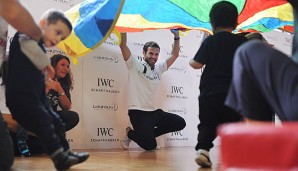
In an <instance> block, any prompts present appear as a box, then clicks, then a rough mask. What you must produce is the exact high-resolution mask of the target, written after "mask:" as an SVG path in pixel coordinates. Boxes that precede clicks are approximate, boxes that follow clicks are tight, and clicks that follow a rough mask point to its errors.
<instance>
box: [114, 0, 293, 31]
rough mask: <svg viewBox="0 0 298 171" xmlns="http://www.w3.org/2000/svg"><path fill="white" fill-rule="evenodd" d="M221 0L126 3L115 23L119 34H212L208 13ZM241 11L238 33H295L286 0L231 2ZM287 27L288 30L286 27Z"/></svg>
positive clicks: (138, 1) (153, 0)
mask: <svg viewBox="0 0 298 171" xmlns="http://www.w3.org/2000/svg"><path fill="white" fill-rule="evenodd" d="M218 1H220V0H151V1H147V0H126V1H125V4H124V7H123V9H122V12H121V15H120V17H119V19H118V22H117V24H116V29H117V30H119V31H120V32H137V31H143V30H154V29H169V28H177V27H178V28H188V29H198V30H204V31H208V32H211V25H210V23H209V11H210V9H211V7H212V5H213V4H214V3H216V2H218ZM229 1H230V2H232V3H233V4H235V5H236V6H237V8H238V12H239V20H238V23H239V26H238V27H237V31H240V32H241V31H259V32H266V31H271V30H273V29H276V28H281V27H282V28H285V29H287V30H290V31H291V30H292V27H291V26H293V14H292V7H291V5H290V4H289V3H288V2H287V1H286V0H229ZM284 26H286V27H284Z"/></svg>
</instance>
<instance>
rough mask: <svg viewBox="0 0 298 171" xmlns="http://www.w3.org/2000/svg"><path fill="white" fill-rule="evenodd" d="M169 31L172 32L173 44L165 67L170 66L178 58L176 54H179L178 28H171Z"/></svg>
mask: <svg viewBox="0 0 298 171" xmlns="http://www.w3.org/2000/svg"><path fill="white" fill-rule="evenodd" d="M171 32H172V33H173V34H174V45H173V49H172V53H171V56H170V57H169V58H168V59H167V67H168V68H170V66H171V65H172V64H173V63H174V62H175V60H176V59H177V58H178V56H179V50H180V37H179V31H178V30H171Z"/></svg>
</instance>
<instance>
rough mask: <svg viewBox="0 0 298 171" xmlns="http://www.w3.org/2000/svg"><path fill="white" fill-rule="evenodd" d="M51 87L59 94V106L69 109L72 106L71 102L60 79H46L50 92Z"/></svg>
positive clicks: (47, 91)
mask: <svg viewBox="0 0 298 171" xmlns="http://www.w3.org/2000/svg"><path fill="white" fill-rule="evenodd" d="M51 89H52V90H54V91H56V92H57V93H58V94H59V106H60V107H61V108H62V109H63V110H69V109H70V108H71V102H70V100H69V99H68V97H67V96H66V94H65V92H64V90H63V88H62V86H61V84H60V83H59V81H58V80H52V79H47V80H46V93H47V94H48V93H49V91H50V90H51Z"/></svg>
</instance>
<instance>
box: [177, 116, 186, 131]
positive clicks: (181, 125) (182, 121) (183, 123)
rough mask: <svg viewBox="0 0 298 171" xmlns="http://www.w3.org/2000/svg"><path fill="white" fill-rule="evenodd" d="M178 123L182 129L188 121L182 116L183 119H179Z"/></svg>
mask: <svg viewBox="0 0 298 171" xmlns="http://www.w3.org/2000/svg"><path fill="white" fill-rule="evenodd" d="M177 125H178V128H179V130H182V129H184V128H185V127H186V122H185V120H184V119H183V118H181V120H180V121H179V123H178V124H177Z"/></svg>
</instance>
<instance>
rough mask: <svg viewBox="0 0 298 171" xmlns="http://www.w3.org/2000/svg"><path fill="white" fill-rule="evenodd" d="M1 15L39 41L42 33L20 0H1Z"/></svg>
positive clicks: (16, 27) (17, 28) (19, 29)
mask: <svg viewBox="0 0 298 171" xmlns="http://www.w3.org/2000/svg"><path fill="white" fill-rule="evenodd" d="M0 16H2V17H3V18H4V19H5V20H6V21H7V22H8V23H9V24H10V25H11V26H13V27H14V28H15V29H16V30H18V31H20V32H22V33H25V34H26V35H28V36H29V37H31V38H32V39H34V40H36V41H39V40H40V39H41V37H42V33H41V30H40V28H39V27H38V25H37V24H36V23H35V21H34V20H33V18H32V16H31V14H30V13H29V12H28V11H27V9H26V8H24V7H23V6H22V5H21V4H20V2H19V1H18V0H0Z"/></svg>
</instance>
